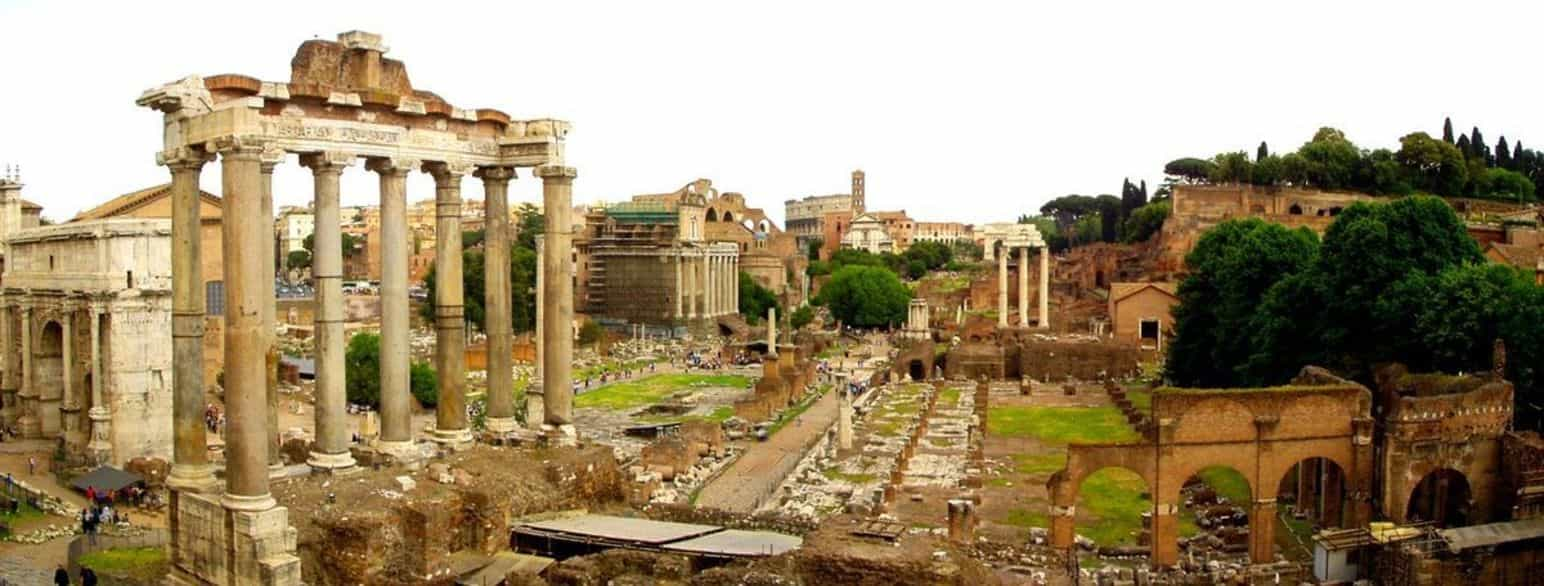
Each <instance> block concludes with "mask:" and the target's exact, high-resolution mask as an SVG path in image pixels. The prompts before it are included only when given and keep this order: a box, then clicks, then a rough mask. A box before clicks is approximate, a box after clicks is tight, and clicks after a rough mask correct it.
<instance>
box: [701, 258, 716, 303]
mask: <svg viewBox="0 0 1544 586" xmlns="http://www.w3.org/2000/svg"><path fill="white" fill-rule="evenodd" d="M717 260H718V259H715V258H713V255H712V254H703V256H702V315H703V317H713V316H714V315H717V314H718V292H716V291H714V290H713V288H714V287H716V286H718V282H717V281H715V280H714V278H715V277H716V276H717V275H715V273H716V272H717V270H716V269H717V268H718V267H716V266H714V264H715V263H716V262H717Z"/></svg>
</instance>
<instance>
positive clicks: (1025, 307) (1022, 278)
mask: <svg viewBox="0 0 1544 586" xmlns="http://www.w3.org/2000/svg"><path fill="white" fill-rule="evenodd" d="M1019 327H1021V328H1027V327H1029V247H1028V246H1025V247H1023V248H1020V249H1019Z"/></svg>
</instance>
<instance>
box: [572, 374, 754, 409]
mask: <svg viewBox="0 0 1544 586" xmlns="http://www.w3.org/2000/svg"><path fill="white" fill-rule="evenodd" d="M749 380H750V379H748V378H746V377H744V376H740V375H737V374H656V375H653V376H647V377H644V378H641V379H636V380H629V381H622V382H616V383H611V384H608V385H606V386H603V387H600V388H598V389H595V390H592V391H589V392H586V393H582V394H580V395H579V396H577V397H574V406H575V407H578V408H581V409H585V408H595V409H633V408H637V407H644V406H648V405H653V404H655V403H658V402H660V401H663V400H665V398H666V397H669V396H670V395H672V394H675V393H677V392H679V391H681V390H683V389H687V388H689V387H730V388H736V389H743V388H745V385H746V384H747V383H748V382H749ZM731 410H732V408H731Z"/></svg>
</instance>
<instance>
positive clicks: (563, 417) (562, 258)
mask: <svg viewBox="0 0 1544 586" xmlns="http://www.w3.org/2000/svg"><path fill="white" fill-rule="evenodd" d="M537 174H538V175H540V176H541V178H542V200H543V205H544V206H545V208H546V209H545V216H546V224H547V225H546V230H545V231H546V240H547V242H546V247H547V250H546V254H545V255H544V256H543V258H542V271H544V272H546V273H547V280H546V282H545V283H543V285H544V286H545V288H546V295H547V301H546V302H547V303H549V304H551V307H549V308H547V309H548V311H547V312H546V315H544V316H542V317H543V318H544V319H545V321H546V329H547V333H548V336H547V339H546V340H545V341H544V342H543V343H544V345H545V346H546V355H545V356H543V357H542V358H543V361H544V367H545V372H544V375H545V377H546V378H545V379H543V380H542V383H543V408H544V410H545V423H546V424H547V425H552V426H567V425H570V424H572V423H573V402H574V396H573V393H574V391H573V387H572V386H571V383H570V378H571V375H572V373H571V371H570V370H569V367H570V365H571V364H572V361H573V352H574V336H573V328H572V326H573V321H574V317H573V316H574V281H573V237H574V233H573V231H574V226H573V220H572V218H571V216H572V214H573V186H574V177H575V176H576V175H577V174H578V173H577V172H576V171H575V170H574V168H573V167H558V166H545V167H540V168H538V169H537Z"/></svg>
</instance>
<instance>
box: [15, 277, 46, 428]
mask: <svg viewBox="0 0 1544 586" xmlns="http://www.w3.org/2000/svg"><path fill="white" fill-rule="evenodd" d="M32 334H33V330H32V308H31V307H23V308H22V309H21V389H20V390H18V391H17V393H16V395H17V396H18V397H20V398H21V417H19V418H17V419H16V427H17V428H18V429H19V430H20V431H21V436H22V437H24V438H27V439H38V438H40V437H43V420H42V419H40V418H39V417H38V390H37V388H36V387H34V386H33V384H32V383H33V376H32Z"/></svg>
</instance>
